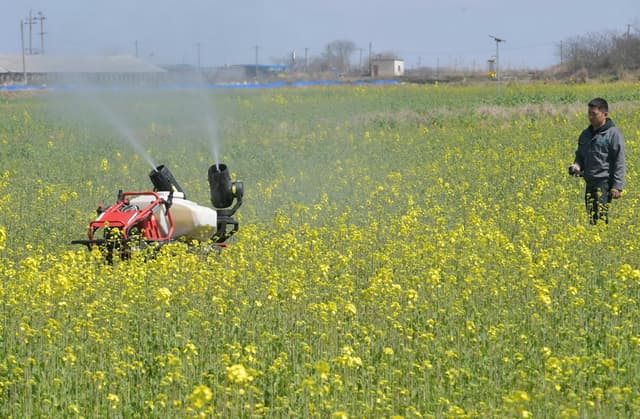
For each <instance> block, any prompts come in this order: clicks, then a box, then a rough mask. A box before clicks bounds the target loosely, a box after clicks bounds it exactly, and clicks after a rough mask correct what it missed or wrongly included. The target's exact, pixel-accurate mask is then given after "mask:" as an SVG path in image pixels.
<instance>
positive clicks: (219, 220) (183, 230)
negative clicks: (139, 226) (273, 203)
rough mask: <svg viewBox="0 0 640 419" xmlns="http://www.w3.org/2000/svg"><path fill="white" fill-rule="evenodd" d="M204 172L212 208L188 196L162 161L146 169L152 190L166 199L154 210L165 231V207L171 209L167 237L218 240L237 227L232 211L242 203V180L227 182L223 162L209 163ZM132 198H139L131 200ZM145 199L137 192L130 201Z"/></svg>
mask: <svg viewBox="0 0 640 419" xmlns="http://www.w3.org/2000/svg"><path fill="white" fill-rule="evenodd" d="M208 175H209V176H208V178H209V187H210V191H211V203H212V204H213V206H214V207H215V209H213V208H209V207H205V206H202V205H199V204H197V203H196V202H193V201H190V200H188V199H187V198H186V194H185V192H184V190H183V189H182V188H181V187H180V185H179V184H178V182H177V181H176V180H175V178H174V177H173V175H172V174H171V172H170V171H169V169H168V168H166V167H165V166H164V165H160V166H158V167H156V169H155V170H153V171H152V172H151V173H149V178H150V179H151V182H152V183H153V186H154V191H156V192H157V193H158V195H160V196H161V197H162V198H163V199H164V200H165V201H167V202H168V203H169V205H167V206H161V207H158V208H159V209H158V212H160V213H159V214H155V216H156V219H157V220H158V223H159V225H160V228H161V229H166V231H168V229H169V224H168V223H169V220H168V217H167V211H170V212H171V216H172V219H173V227H174V230H173V235H172V237H171V238H172V239H173V240H186V241H192V240H197V241H199V242H206V241H208V240H212V241H214V242H215V243H222V242H224V241H226V240H227V239H228V238H229V237H231V236H232V235H233V234H235V233H236V232H237V231H238V222H237V221H236V220H235V219H234V218H233V214H234V213H235V212H236V210H237V209H238V208H239V207H240V205H242V196H243V195H244V187H243V184H242V182H231V180H230V178H229V172H228V170H227V166H226V165H224V164H214V165H212V166H211V167H210V168H209V171H208ZM234 198H235V199H236V203H235V205H234V206H233V207H232V208H227V207H229V206H230V205H231V204H232V203H233V199H234ZM134 200H139V201H140V202H134ZM145 200H150V198H149V197H146V196H139V197H136V198H134V199H132V200H131V203H132V204H139V205H142V206H145V205H144V204H145V202H144V201H145ZM147 205H148V203H147ZM142 206H141V207H142Z"/></svg>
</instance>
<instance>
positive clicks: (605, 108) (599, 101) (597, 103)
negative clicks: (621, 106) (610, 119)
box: [588, 97, 609, 112]
mask: <svg viewBox="0 0 640 419" xmlns="http://www.w3.org/2000/svg"><path fill="white" fill-rule="evenodd" d="M588 106H589V107H590V108H598V109H599V110H600V112H609V104H608V103H607V101H606V100H604V99H603V98H601V97H597V98H595V99H592V100H591V102H589V105H588Z"/></svg>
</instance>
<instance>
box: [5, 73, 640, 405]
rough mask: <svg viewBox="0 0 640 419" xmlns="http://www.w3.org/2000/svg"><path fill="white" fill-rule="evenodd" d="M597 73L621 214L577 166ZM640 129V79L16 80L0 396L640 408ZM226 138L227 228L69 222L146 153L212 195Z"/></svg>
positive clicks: (190, 188) (104, 200)
mask: <svg viewBox="0 0 640 419" xmlns="http://www.w3.org/2000/svg"><path fill="white" fill-rule="evenodd" d="M596 96H602V97H605V98H606V99H607V100H608V101H609V104H610V108H611V117H612V118H613V119H614V121H615V123H616V124H617V126H618V127H619V128H620V129H621V131H622V132H623V133H624V135H625V138H626V146H627V155H628V160H627V165H628V173H627V187H626V190H625V192H624V195H623V198H622V199H620V200H617V201H615V202H614V203H613V204H612V209H611V213H610V218H611V222H610V224H609V225H606V226H605V225H600V224H599V225H596V226H591V225H589V223H588V220H587V215H586V212H585V210H584V203H583V193H584V191H583V188H584V185H583V183H582V180H581V179H576V178H572V177H570V176H568V174H567V173H566V167H567V166H568V164H570V163H571V162H572V161H573V153H574V151H575V147H576V144H577V136H578V134H579V133H580V131H581V130H582V129H584V128H585V127H586V126H587V125H588V120H587V118H586V103H587V102H588V101H589V100H590V99H591V98H593V97H596ZM207 127H208V128H207ZM212 127H213V129H212ZM639 141H640V84H637V83H636V84H633V83H626V84H625V83H611V84H585V85H553V84H549V85H544V84H535V85H518V84H510V85H504V86H502V89H501V91H500V93H499V94H498V92H497V91H496V87H495V86H493V85H492V86H444V85H424V86H417V85H398V86H366V85H359V86H327V87H310V88H279V89H263V90H255V91H248V90H220V91H211V92H204V93H203V92H194V91H189V90H186V91H181V90H166V91H149V90H140V91H117V92H108V91H98V92H90V93H85V94H76V93H73V92H37V93H29V94H22V95H17V96H7V95H5V96H0V157H1V160H0V161H1V162H2V166H1V167H0V416H2V417H16V418H18V417H127V418H132V417H145V418H147V417H158V418H161V417H162V418H164V417H246V418H248V417H319V418H327V417H335V418H348V417H353V418H358V417H389V418H400V417H404V418H441V417H452V418H456V417H460V418H463V417H469V418H471V417H478V418H480V417H482V418H485V417H523V418H527V417H567V418H571V417H629V416H633V415H634V414H636V413H635V412H638V411H639V410H640V253H639V250H640V244H639V241H638V239H639V237H640V215H639V214H638V210H637V209H638V207H639V205H640V193H639V192H638V190H639V185H638V182H637V175H638V171H637V168H638V163H639V160H638V147H639V145H640V144H639ZM212 150H216V153H219V154H218V155H217V158H219V159H220V160H221V161H222V162H224V163H226V164H227V165H228V166H229V168H230V169H231V171H232V177H233V178H234V179H238V180H242V181H243V182H244V185H245V200H244V201H245V202H244V204H243V206H242V207H241V208H240V210H239V211H238V219H239V221H240V224H241V225H240V231H239V232H238V233H237V235H236V236H234V237H233V238H232V239H231V240H230V242H229V247H228V248H227V249H225V250H224V251H221V252H210V251H207V248H206V247H205V246H187V245H185V244H182V243H175V244H170V245H166V246H164V247H162V249H160V251H159V252H158V253H157V254H156V255H155V257H149V255H145V254H141V255H139V256H134V257H133V258H132V259H130V260H123V261H120V260H116V261H115V262H114V263H113V264H107V263H105V261H104V259H103V257H102V255H101V254H100V253H99V252H98V251H93V252H89V251H88V250H87V249H86V248H84V247H78V246H73V245H71V244H70V242H71V241H72V240H73V239H78V238H84V237H86V228H87V225H88V222H89V221H90V220H91V219H92V218H93V217H94V215H95V209H96V207H97V205H98V204H104V205H108V204H110V203H111V202H113V201H114V200H115V198H116V195H117V192H118V190H119V189H123V190H133V191H136V190H150V189H151V188H152V185H151V183H150V182H149V179H148V173H149V172H150V170H151V166H150V164H149V162H148V161H147V160H148V159H149V157H150V158H152V159H153V160H154V161H155V163H157V164H165V165H167V166H168V167H170V168H171V171H172V173H173V174H174V175H175V176H176V178H177V180H178V182H179V183H180V184H181V186H182V187H183V188H184V189H185V191H186V192H187V193H188V194H189V196H190V199H192V200H194V201H196V202H200V203H202V204H205V205H207V203H208V202H209V196H208V193H209V190H208V185H207V179H206V171H207V168H208V167H209V165H211V164H212V163H214V161H213V159H214V158H215V157H214V154H215V153H213V152H212Z"/></svg>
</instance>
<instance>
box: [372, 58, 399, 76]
mask: <svg viewBox="0 0 640 419" xmlns="http://www.w3.org/2000/svg"><path fill="white" fill-rule="evenodd" d="M398 76H404V60H401V59H398V58H373V59H371V77H398Z"/></svg>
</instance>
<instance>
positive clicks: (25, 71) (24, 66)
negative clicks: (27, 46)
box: [20, 19, 27, 86]
mask: <svg viewBox="0 0 640 419" xmlns="http://www.w3.org/2000/svg"><path fill="white" fill-rule="evenodd" d="M25 23H26V22H25V21H24V19H20V43H21V44H22V81H23V82H24V85H25V86H26V85H27V63H26V60H25V57H24V25H25Z"/></svg>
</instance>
